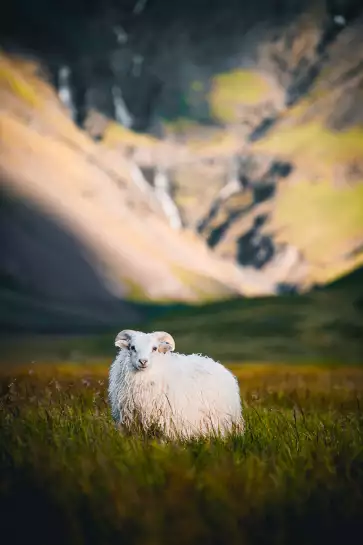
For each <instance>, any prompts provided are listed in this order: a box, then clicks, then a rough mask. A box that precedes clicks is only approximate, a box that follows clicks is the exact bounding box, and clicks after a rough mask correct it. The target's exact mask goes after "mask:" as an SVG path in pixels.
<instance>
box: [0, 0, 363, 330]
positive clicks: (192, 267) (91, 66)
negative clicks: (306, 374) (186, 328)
mask: <svg viewBox="0 0 363 545" xmlns="http://www.w3.org/2000/svg"><path fill="white" fill-rule="evenodd" d="M240 4H241V3H239V2H237V1H234V0H228V1H225V2H223V3H221V2H217V1H215V2H207V1H204V0H200V1H199V2H197V3H195V2H191V0H190V1H189V0H188V1H186V2H184V3H178V4H175V5H174V4H173V6H171V3H170V2H169V3H168V2H164V1H162V0H149V1H148V2H147V1H145V0H139V1H138V2H131V1H123V2H121V1H118V2H117V1H114V2H112V1H111V0H108V1H106V2H98V1H97V0H95V1H93V2H87V3H85V2H82V1H80V0H78V1H73V2H72V3H70V2H64V3H62V4H59V3H52V2H49V3H44V2H42V1H41V0H37V1H36V2H34V3H33V4H32V8H31V10H30V8H29V6H28V3H27V2H25V1H24V2H23V1H21V0H17V1H16V2H12V3H11V4H10V3H9V4H8V6H7V8H6V9H5V11H4V17H3V19H2V21H1V23H0V24H1V26H0V32H1V36H2V44H3V53H2V54H1V59H0V131H1V132H0V135H1V136H0V137H1V142H0V178H1V182H2V212H1V233H2V234H1V236H2V238H3V240H4V244H3V245H2V248H3V250H2V262H1V278H2V286H3V287H2V290H1V294H2V295H1V297H2V299H3V302H4V305H5V306H4V305H3V308H6V313H5V314H4V319H3V321H4V323H8V317H9V316H12V318H11V320H12V323H13V324H14V327H16V324H17V323H18V316H19V315H22V316H28V318H27V320H26V321H27V323H28V325H29V327H30V324H31V323H32V321H33V316H34V313H36V312H38V311H39V309H40V308H41V309H42V313H41V318H40V319H39V320H40V322H41V323H42V324H43V325H44V323H45V322H47V320H48V319H49V320H50V321H52V320H53V321H54V320H55V316H57V319H56V321H57V320H58V321H57V323H61V322H62V320H67V319H68V315H69V314H71V315H73V316H74V317H75V318H74V319H75V321H76V322H79V323H82V324H85V323H92V324H94V325H97V324H98V323H103V324H104V323H109V322H110V321H111V322H112V321H117V317H118V316H120V315H121V314H125V312H126V313H128V312H131V313H132V312H133V313H135V318H137V315H138V313H139V310H137V309H136V307H135V306H133V305H131V306H130V305H129V304H128V303H126V302H125V301H126V300H130V299H131V300H135V299H136V300H153V301H175V300H179V301H201V300H206V299H215V298H224V297H229V296H231V295H247V296H256V295H266V294H278V293H282V292H285V291H291V290H292V291H306V290H308V289H309V288H311V287H312V286H314V285H316V284H324V283H327V282H330V281H332V280H334V279H335V278H336V277H339V276H341V275H344V274H346V273H348V272H349V271H351V270H352V269H354V268H356V267H358V266H359V265H361V264H362V263H363V183H362V182H363V138H362V136H363V128H362V122H363V119H361V117H362V115H361V112H362V100H363V94H362V90H363V14H362V9H361V6H360V2H358V1H356V0H347V1H337V0H336V1H316V2H310V1H308V0H294V1H293V0H280V1H276V2H269V1H267V0H256V2H254V3H253V5H249V6H246V5H240ZM125 305H126V306H125ZM36 309H38V310H36ZM55 309H57V310H55ZM39 312H40V311H39ZM49 313H50V314H49ZM60 316H62V318H60ZM59 320H60V322H59Z"/></svg>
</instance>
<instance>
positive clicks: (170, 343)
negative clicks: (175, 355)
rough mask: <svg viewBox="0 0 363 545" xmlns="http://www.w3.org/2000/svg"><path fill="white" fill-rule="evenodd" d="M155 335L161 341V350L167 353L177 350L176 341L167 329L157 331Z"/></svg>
mask: <svg viewBox="0 0 363 545" xmlns="http://www.w3.org/2000/svg"><path fill="white" fill-rule="evenodd" d="M153 335H154V337H155V338H156V340H157V341H158V343H159V347H158V349H159V352H164V353H165V352H170V351H171V352H172V351H173V350H175V341H174V339H173V337H172V336H171V335H170V333H166V331H155V332H154V333H153Z"/></svg>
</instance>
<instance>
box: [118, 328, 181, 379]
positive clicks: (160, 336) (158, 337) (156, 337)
mask: <svg viewBox="0 0 363 545" xmlns="http://www.w3.org/2000/svg"><path fill="white" fill-rule="evenodd" d="M115 346H117V347H119V348H121V349H124V350H128V352H129V356H130V363H131V365H132V367H133V368H134V369H135V370H137V371H139V370H142V369H146V368H147V367H149V366H150V365H151V364H152V361H153V357H154V356H155V355H156V354H165V353H166V352H170V351H173V350H174V349H175V342H174V339H173V337H172V336H171V335H170V334H169V333H166V332H165V331H154V333H142V332H141V331H133V330H132V329H124V330H123V331H120V333H119V334H118V335H117V337H116V339H115Z"/></svg>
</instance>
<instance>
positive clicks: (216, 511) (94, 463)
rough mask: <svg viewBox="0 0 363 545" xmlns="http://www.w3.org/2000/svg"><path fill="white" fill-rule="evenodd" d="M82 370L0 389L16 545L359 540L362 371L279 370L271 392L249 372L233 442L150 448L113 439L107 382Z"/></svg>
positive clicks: (263, 377)
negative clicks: (240, 429) (241, 428)
mask: <svg viewBox="0 0 363 545" xmlns="http://www.w3.org/2000/svg"><path fill="white" fill-rule="evenodd" d="M80 369H81V371H79V370H77V371H75V369H74V368H73V369H72V368H71V369H69V370H67V369H66V368H63V370H62V371H57V370H55V369H52V368H50V369H48V371H39V373H38V372H30V374H29V373H28V372H19V373H18V374H17V375H16V376H14V375H7V376H3V378H2V382H1V412H0V426H1V439H0V455H1V458H0V460H1V488H0V494H1V500H0V512H1V514H2V521H3V522H2V532H3V535H11V536H12V537H11V541H12V543H37V544H42V543H47V544H48V543H49V544H52V545H53V544H54V545H55V544H58V543H59V544H62V545H63V544H67V545H68V544H73V543H77V544H78V543H100V544H102V545H105V544H113V543H125V544H126V543H127V544H142V545H144V544H148V545H149V544H155V545H156V544H160V543H173V544H183V545H184V544H189V543H193V544H194V543H198V544H199V543H208V544H225V543H226V544H240V543H246V544H255V543H256V544H257V543H258V544H259V543H262V544H265V543H266V544H267V543H276V544H294V545H295V544H296V545H299V544H305V543H306V544H307V543H309V544H315V543H319V544H320V545H321V543H350V542H353V536H354V535H355V533H356V535H359V533H361V532H362V530H363V521H362V516H361V515H362V512H363V497H362V492H363V448H362V444H363V442H362V439H363V433H362V431H363V419H362V412H361V406H362V405H361V404H362V392H363V372H362V371H360V370H341V369H340V370H339V369H338V370H336V371H329V370H327V369H325V370H323V371H319V370H317V369H315V370H314V369H305V370H301V369H300V368H296V370H295V369H294V371H289V370H287V368H284V369H283V370H281V368H278V369H276V375H275V377H276V378H275V380H273V376H274V368H273V367H268V368H263V367H261V368H259V370H258V372H256V373H254V371H253V367H249V368H248V369H247V370H246V372H244V371H243V370H242V372H241V373H239V378H240V383H241V392H242V396H243V400H244V412H245V418H246V432H245V434H244V435H243V436H242V435H233V436H231V437H230V438H229V439H228V440H226V441H221V440H216V439H214V440H205V441H196V442H188V443H181V442H180V443H160V442H159V441H158V440H157V439H155V438H153V437H152V436H145V435H141V436H131V437H122V436H121V435H120V434H119V432H118V431H117V430H116V429H115V427H114V425H113V422H112V420H111V417H110V412H109V407H108V405H107V399H106V393H107V392H106V387H107V376H106V374H105V370H103V371H102V370H100V369H98V370H97V372H92V370H91V369H90V368H89V369H85V370H83V371H82V368H80ZM236 369H237V368H236ZM277 377H278V378H277ZM9 532H10V533H9Z"/></svg>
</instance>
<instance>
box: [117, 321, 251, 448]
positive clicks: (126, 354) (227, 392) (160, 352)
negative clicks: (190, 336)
mask: <svg viewBox="0 0 363 545" xmlns="http://www.w3.org/2000/svg"><path fill="white" fill-rule="evenodd" d="M115 346H117V347H118V348H120V351H119V353H118V355H117V357H116V359H115V360H114V362H113V363H112V365H111V368H110V374H109V390H108V394H109V401H110V405H111V412H112V416H113V418H114V420H115V421H116V422H117V424H118V425H119V426H120V428H123V429H126V430H132V428H133V426H134V424H135V419H137V421H138V423H139V424H141V426H142V429H144V430H147V429H149V428H150V426H153V425H156V426H157V427H158V429H161V431H162V434H163V436H164V437H165V438H168V439H175V438H181V439H190V438H193V437H194V438H196V437H198V436H199V437H200V436H207V435H220V436H222V437H223V436H226V435H227V434H228V433H229V432H231V431H232V430H237V431H239V432H243V430H244V419H243V415H242V406H241V398H240V393H239V387H238V382H237V379H236V378H235V377H234V376H233V375H232V373H231V372H230V371H228V370H227V369H226V368H225V367H224V366H223V365H221V364H220V363H218V362H216V361H214V360H212V359H211V358H209V357H206V356H202V355H200V354H190V355H184V354H178V353H176V352H173V351H174V349H175V342H174V339H173V338H172V336H171V335H170V334H169V333H166V332H165V331H156V332H154V333H142V332H141V331H133V330H124V331H121V332H120V333H119V334H118V335H117V337H116V339H115Z"/></svg>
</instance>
